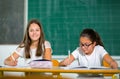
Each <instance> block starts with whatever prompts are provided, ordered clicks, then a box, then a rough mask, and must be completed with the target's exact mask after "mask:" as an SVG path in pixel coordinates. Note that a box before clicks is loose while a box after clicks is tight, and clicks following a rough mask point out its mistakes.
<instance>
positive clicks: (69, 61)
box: [68, 50, 70, 62]
mask: <svg viewBox="0 0 120 79" xmlns="http://www.w3.org/2000/svg"><path fill="white" fill-rule="evenodd" d="M68 57H69V62H70V50H68Z"/></svg>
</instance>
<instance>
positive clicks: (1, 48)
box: [0, 44, 120, 67]
mask: <svg viewBox="0 0 120 79" xmlns="http://www.w3.org/2000/svg"><path fill="white" fill-rule="evenodd" d="M17 46H18V45H16V44H10V45H0V53H1V54H0V65H3V62H4V59H5V58H6V57H8V56H9V55H10V54H11V53H13V51H14V50H15V49H16V48H17ZM66 57H67V56H66V55H63V56H61V55H60V56H58V55H53V56H52V58H53V59H57V60H58V61H61V60H63V59H64V58H66ZM112 57H113V58H114V59H115V60H116V61H117V62H118V65H119V67H120V56H112ZM74 63H77V61H75V62H74Z"/></svg>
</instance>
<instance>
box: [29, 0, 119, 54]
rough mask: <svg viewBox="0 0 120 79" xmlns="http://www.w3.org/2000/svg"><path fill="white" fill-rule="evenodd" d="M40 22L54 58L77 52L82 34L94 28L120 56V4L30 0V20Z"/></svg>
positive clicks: (108, 0)
mask: <svg viewBox="0 0 120 79" xmlns="http://www.w3.org/2000/svg"><path fill="white" fill-rule="evenodd" d="M32 18H36V19H39V20H40V21H41V23H42V25H43V29H44V33H45V37H46V39H47V40H48V41H50V42H51V45H52V49H53V55H67V54H68V53H67V51H68V50H71V52H72V51H73V50H74V49H76V47H77V46H78V43H79V34H80V32H81V31H82V30H83V29H84V28H93V29H95V30H96V31H97V32H98V33H99V34H100V36H101V38H102V40H103V42H104V45H105V49H106V50H107V51H108V52H109V53H110V55H120V45H119V44H120V32H119V31H120V0H28V20H30V19H32Z"/></svg>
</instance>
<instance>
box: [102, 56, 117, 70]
mask: <svg viewBox="0 0 120 79" xmlns="http://www.w3.org/2000/svg"><path fill="white" fill-rule="evenodd" d="M103 59H104V60H105V61H106V62H107V63H108V64H109V65H110V66H111V68H113V69H117V68H118V64H117V62H116V61H115V60H114V59H112V57H111V56H110V55H109V54H106V55H105V56H104V58H103Z"/></svg>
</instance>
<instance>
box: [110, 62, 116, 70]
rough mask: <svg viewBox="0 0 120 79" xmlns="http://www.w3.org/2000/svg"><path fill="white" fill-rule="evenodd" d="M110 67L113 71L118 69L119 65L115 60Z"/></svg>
mask: <svg viewBox="0 0 120 79" xmlns="http://www.w3.org/2000/svg"><path fill="white" fill-rule="evenodd" d="M110 66H111V68H113V69H117V68H118V64H117V62H116V61H115V60H113V61H111V62H110Z"/></svg>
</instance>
